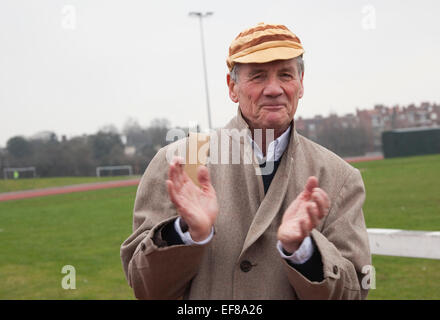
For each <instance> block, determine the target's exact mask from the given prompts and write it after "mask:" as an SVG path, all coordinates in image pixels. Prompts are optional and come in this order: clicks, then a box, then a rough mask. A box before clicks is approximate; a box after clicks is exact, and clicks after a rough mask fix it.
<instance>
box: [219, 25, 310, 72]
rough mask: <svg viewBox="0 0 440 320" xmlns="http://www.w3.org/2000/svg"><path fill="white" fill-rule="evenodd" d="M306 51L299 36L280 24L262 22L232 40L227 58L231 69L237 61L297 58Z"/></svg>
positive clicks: (258, 61) (256, 61)
mask: <svg viewBox="0 0 440 320" xmlns="http://www.w3.org/2000/svg"><path fill="white" fill-rule="evenodd" d="M303 53H304V49H303V47H302V45H301V41H300V40H299V38H298V37H297V36H296V35H295V34H293V33H292V32H291V31H290V30H289V29H288V28H287V27H285V26H283V25H280V24H265V23H264V22H261V23H259V24H257V25H256V26H255V27H252V28H249V29H246V30H244V31H243V32H241V33H240V34H239V35H238V36H237V37H236V38H235V39H234V41H232V43H231V45H230V47H229V55H228V58H227V59H226V64H227V65H228V68H229V71H231V70H232V68H233V67H234V64H235V63H237V62H238V63H265V62H270V61H274V60H287V59H293V58H296V57H298V56H300V55H302V54H303Z"/></svg>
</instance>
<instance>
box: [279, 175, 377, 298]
mask: <svg viewBox="0 0 440 320" xmlns="http://www.w3.org/2000/svg"><path fill="white" fill-rule="evenodd" d="M364 200H365V188H364V184H363V181H362V177H361V175H360V173H359V171H358V170H357V169H352V170H350V173H349V174H348V177H347V178H346V179H345V182H344V184H343V186H342V187H341V190H340V192H339V194H338V195H337V198H336V201H335V203H334V204H333V205H332V207H331V209H330V212H329V214H328V216H327V218H326V220H325V221H324V223H323V225H322V228H321V231H318V230H317V229H314V230H312V232H311V236H312V238H313V240H314V243H315V244H316V248H315V249H318V250H319V253H320V254H321V260H322V265H323V274H324V279H323V280H322V281H320V282H312V281H309V280H308V279H307V278H305V277H304V276H303V275H302V274H301V273H300V272H298V271H297V270H295V269H294V268H292V267H291V266H289V264H288V263H287V262H284V263H285V268H286V271H287V276H288V279H289V281H290V283H291V285H292V286H293V288H294V289H295V291H296V294H297V295H298V297H299V298H300V299H365V298H366V297H367V295H368V288H363V287H365V285H364V286H363V285H362V278H363V277H364V276H365V274H363V273H362V268H363V267H364V266H369V265H371V255H370V248H369V242H368V234H367V229H366V226H365V220H364V215H363V212H362V205H363V203H364Z"/></svg>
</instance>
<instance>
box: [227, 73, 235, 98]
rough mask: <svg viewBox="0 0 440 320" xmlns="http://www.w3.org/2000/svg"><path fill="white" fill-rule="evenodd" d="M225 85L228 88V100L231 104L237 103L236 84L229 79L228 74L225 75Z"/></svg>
mask: <svg viewBox="0 0 440 320" xmlns="http://www.w3.org/2000/svg"><path fill="white" fill-rule="evenodd" d="M226 83H227V84H228V88H229V98H231V100H232V101H233V102H235V103H237V102H238V95H237V93H236V92H235V91H236V90H237V87H236V83H235V81H234V80H232V79H231V75H230V74H229V73H228V74H227V75H226Z"/></svg>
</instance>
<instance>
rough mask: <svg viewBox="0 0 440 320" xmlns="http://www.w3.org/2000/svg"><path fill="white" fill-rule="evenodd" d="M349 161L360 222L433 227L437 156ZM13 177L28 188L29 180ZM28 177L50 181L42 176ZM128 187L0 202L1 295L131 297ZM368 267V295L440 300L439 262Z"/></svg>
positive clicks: (439, 215) (386, 260) (439, 173)
mask: <svg viewBox="0 0 440 320" xmlns="http://www.w3.org/2000/svg"><path fill="white" fill-rule="evenodd" d="M355 167H357V168H359V169H360V170H361V172H362V175H363V177H364V182H365V185H366V190H367V200H366V203H365V206H364V214H365V219H366V222H367V227H369V228H399V229H410V230H440V179H439V178H440V155H435V156H423V157H411V158H402V159H393V160H380V161H372V162H364V163H357V164H355ZM55 180H56V179H55ZM23 181H24V180H23ZM67 181H71V180H67ZM3 182H4V181H1V182H0V183H3ZM14 182H19V183H25V184H24V185H26V188H27V189H29V188H31V187H30V185H29V183H30V180H29V181H25V182H22V181H14ZM76 182H77V183H85V182H93V181H90V180H88V179H76ZM33 183H34V187H35V188H40V187H42V185H44V187H48V186H49V185H48V184H47V181H44V179H36V180H35V181H34V182H33ZM52 183H56V184H52V185H50V186H54V185H61V181H52ZM58 183H60V184H58ZM63 184H66V182H65V181H64V182H63ZM67 184H70V182H67ZM0 185H1V184H0ZM16 187H17V185H15V186H14V188H16ZM1 188H4V189H3V190H2V191H0V192H5V191H13V190H5V189H7V188H12V187H5V185H1ZM15 190H17V189H15ZM135 192H136V187H123V188H115V189H105V190H96V191H89V192H79V193H72V194H63V195H56V196H49V197H41V198H31V199H25V200H17V201H6V202H0V241H1V246H0V299H133V294H132V291H131V289H130V288H129V287H128V285H127V283H126V280H125V277H124V274H123V271H122V266H121V261H120V258H119V248H120V245H121V243H122V242H123V241H124V240H125V239H126V238H127V237H128V236H129V235H130V233H131V222H132V210H133V203H134V198H135ZM64 265H72V266H74V267H75V269H76V289H75V290H64V289H62V287H61V281H62V279H63V277H64V276H65V275H64V274H62V273H61V269H62V267H63V266H64ZM373 265H374V267H375V268H376V289H375V290H371V291H370V295H369V299H440V274H439V272H438V271H439V270H440V260H429V259H414V258H401V257H386V256H373Z"/></svg>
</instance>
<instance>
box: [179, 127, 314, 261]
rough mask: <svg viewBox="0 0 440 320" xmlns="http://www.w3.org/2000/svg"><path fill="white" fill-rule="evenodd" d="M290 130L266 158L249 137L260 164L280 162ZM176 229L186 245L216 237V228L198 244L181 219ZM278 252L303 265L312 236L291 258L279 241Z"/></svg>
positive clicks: (312, 249) (202, 242)
mask: <svg viewBox="0 0 440 320" xmlns="http://www.w3.org/2000/svg"><path fill="white" fill-rule="evenodd" d="M290 128H291V127H289V128H288V129H287V130H286V131H285V132H284V133H283V134H282V135H280V136H279V137H278V138H277V139H275V140H273V141H272V142H271V143H269V146H268V147H267V154H266V158H265V157H264V156H263V152H261V149H260V147H259V146H258V144H257V143H255V141H253V140H252V137H251V136H249V139H250V142H251V143H252V147H253V148H254V153H255V156H256V157H257V159H258V161H259V162H260V163H262V162H265V161H278V160H279V159H280V158H281V156H282V155H283V153H284V151H285V150H286V148H287V145H288V144H289V137H290ZM174 228H175V229H176V232H177V233H178V234H179V236H180V238H181V239H182V241H183V243H184V244H186V245H203V244H206V243H208V242H210V241H211V239H212V237H213V236H214V227H213V228H212V230H211V234H210V235H209V236H208V238H206V239H205V240H203V241H200V242H196V241H194V240H193V239H192V238H191V235H190V233H189V231H186V232H182V229H181V228H180V217H178V218H177V219H176V221H175V222H174ZM276 247H277V249H278V252H279V253H280V255H281V257H282V258H283V259H286V260H288V261H289V262H291V263H293V264H303V263H305V262H306V261H307V260H309V259H310V258H311V257H312V255H313V252H314V248H313V243H312V240H311V239H310V236H307V237H306V238H304V240H303V242H302V243H301V246H300V247H299V248H298V250H296V251H295V252H294V253H292V254H291V255H290V256H287V255H285V254H284V252H283V250H282V245H281V242H280V241H279V240H278V241H277V245H276Z"/></svg>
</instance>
